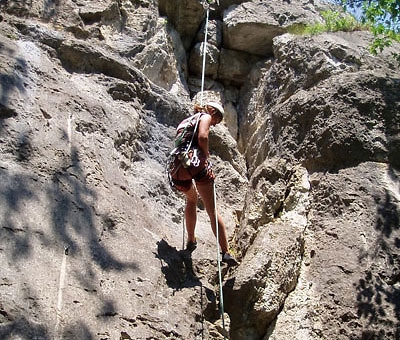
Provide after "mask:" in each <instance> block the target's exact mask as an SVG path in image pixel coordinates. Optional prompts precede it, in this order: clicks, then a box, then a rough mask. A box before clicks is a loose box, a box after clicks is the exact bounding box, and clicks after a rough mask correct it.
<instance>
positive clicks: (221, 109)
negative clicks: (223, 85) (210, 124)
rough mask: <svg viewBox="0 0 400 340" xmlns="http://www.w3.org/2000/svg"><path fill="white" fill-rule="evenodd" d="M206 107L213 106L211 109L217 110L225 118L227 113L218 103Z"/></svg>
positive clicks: (210, 103) (209, 103)
mask: <svg viewBox="0 0 400 340" xmlns="http://www.w3.org/2000/svg"><path fill="white" fill-rule="evenodd" d="M206 105H208V106H211V107H213V108H215V109H217V110H218V111H219V112H220V113H221V115H222V116H223V115H224V113H225V111H224V108H223V107H222V105H221V104H218V103H216V102H208V103H207V104H206Z"/></svg>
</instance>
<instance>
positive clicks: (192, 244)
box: [186, 240, 197, 253]
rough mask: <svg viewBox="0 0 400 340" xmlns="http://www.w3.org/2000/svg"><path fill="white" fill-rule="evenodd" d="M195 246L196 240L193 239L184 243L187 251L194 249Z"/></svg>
mask: <svg viewBox="0 0 400 340" xmlns="http://www.w3.org/2000/svg"><path fill="white" fill-rule="evenodd" d="M196 248H197V241H196V240H194V241H188V242H187V243H186V251H188V252H190V253H191V252H192V251H193V250H195V249H196Z"/></svg>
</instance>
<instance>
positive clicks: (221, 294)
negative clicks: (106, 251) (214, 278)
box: [200, 5, 226, 340]
mask: <svg viewBox="0 0 400 340" xmlns="http://www.w3.org/2000/svg"><path fill="white" fill-rule="evenodd" d="M208 17H209V6H208V5H207V13H206V25H205V32H204V46H203V68H202V72H201V95H200V106H203V92H204V76H205V70H206V55H207V35H208ZM213 192H214V213H215V236H216V240H217V264H218V280H219V303H220V309H221V319H222V328H223V330H224V332H223V333H224V334H223V336H224V340H225V339H226V337H225V334H226V329H225V317H224V314H225V313H224V294H223V291H222V274H221V262H220V260H219V257H220V251H219V230H218V229H219V226H218V211H217V195H216V192H215V182H213Z"/></svg>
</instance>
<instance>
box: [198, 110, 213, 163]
mask: <svg viewBox="0 0 400 340" xmlns="http://www.w3.org/2000/svg"><path fill="white" fill-rule="evenodd" d="M210 126H211V116H210V115H208V114H207V115H203V116H201V118H200V122H199V133H198V140H197V141H198V145H199V148H200V150H201V151H202V153H203V154H204V155H205V156H206V157H207V158H208V157H209V156H210V153H209V151H208V134H209V132H210Z"/></svg>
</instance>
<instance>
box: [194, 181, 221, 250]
mask: <svg viewBox="0 0 400 340" xmlns="http://www.w3.org/2000/svg"><path fill="white" fill-rule="evenodd" d="M197 190H198V191H199V194H200V197H201V198H202V200H203V203H204V206H205V208H206V211H207V214H208V216H209V217H210V222H211V228H212V231H213V233H214V235H216V225H215V209H214V185H213V183H207V184H200V185H197ZM218 236H219V240H218V241H219V245H220V247H221V251H222V252H223V253H227V252H228V239H227V236H226V228H225V223H224V222H223V220H222V218H221V216H220V215H219V214H218Z"/></svg>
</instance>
